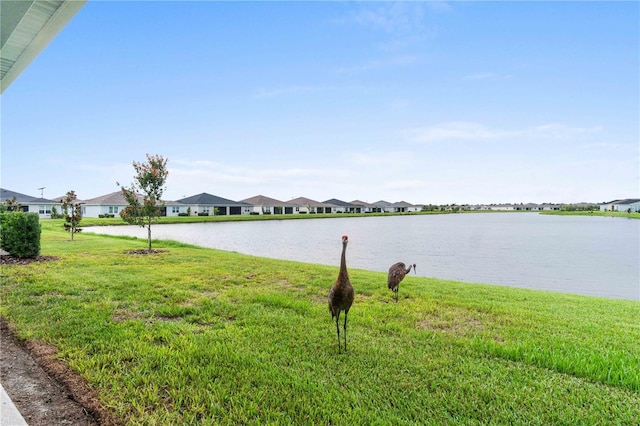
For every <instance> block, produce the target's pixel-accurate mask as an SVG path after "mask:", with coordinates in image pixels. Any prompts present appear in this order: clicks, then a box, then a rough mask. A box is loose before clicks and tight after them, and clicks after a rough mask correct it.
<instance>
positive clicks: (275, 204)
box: [241, 195, 299, 214]
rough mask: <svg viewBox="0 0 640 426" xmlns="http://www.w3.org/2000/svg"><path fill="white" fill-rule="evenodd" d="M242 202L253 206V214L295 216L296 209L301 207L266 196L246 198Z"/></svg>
mask: <svg viewBox="0 0 640 426" xmlns="http://www.w3.org/2000/svg"><path fill="white" fill-rule="evenodd" d="M241 202H242V203H246V204H250V205H251V214H293V213H294V210H295V209H296V207H299V206H297V205H296V204H293V203H291V202H284V201H280V200H276V199H275V198H269V197H265V196H264V195H256V196H255V197H251V198H246V199H244V200H241Z"/></svg>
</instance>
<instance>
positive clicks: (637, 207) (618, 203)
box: [600, 198, 640, 212]
mask: <svg viewBox="0 0 640 426" xmlns="http://www.w3.org/2000/svg"><path fill="white" fill-rule="evenodd" d="M600 211H610V212H628V211H631V212H640V198H626V199H624V200H613V201H609V202H608V203H603V204H601V205H600Z"/></svg>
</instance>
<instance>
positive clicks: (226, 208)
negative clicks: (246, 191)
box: [177, 192, 252, 216]
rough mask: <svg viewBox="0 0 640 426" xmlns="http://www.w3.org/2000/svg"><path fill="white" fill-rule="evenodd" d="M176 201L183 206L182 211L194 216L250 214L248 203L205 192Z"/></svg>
mask: <svg viewBox="0 0 640 426" xmlns="http://www.w3.org/2000/svg"><path fill="white" fill-rule="evenodd" d="M177 203H178V204H182V205H183V206H185V207H184V211H183V212H182V213H187V212H189V213H190V214H191V215H194V216H196V215H203V216H214V215H215V216H228V215H243V214H250V213H251V208H252V207H251V205H250V204H247V203H243V202H238V201H233V200H228V199H226V198H222V197H218V196H217V195H211V194H208V193H206V192H203V193H201V194H197V195H192V196H191V197H186V198H182V199H180V200H178V201H177Z"/></svg>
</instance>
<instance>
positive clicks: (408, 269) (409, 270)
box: [404, 265, 413, 274]
mask: <svg viewBox="0 0 640 426" xmlns="http://www.w3.org/2000/svg"><path fill="white" fill-rule="evenodd" d="M412 266H413V265H409V267H408V268H407V270H406V271H404V273H405V274H408V273H409V272H411V267H412Z"/></svg>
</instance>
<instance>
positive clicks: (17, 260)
mask: <svg viewBox="0 0 640 426" xmlns="http://www.w3.org/2000/svg"><path fill="white" fill-rule="evenodd" d="M55 260H60V258H59V257H56V256H38V257H34V258H26V257H14V256H11V255H10V254H3V255H2V256H0V265H28V264H30V263H34V262H52V261H55Z"/></svg>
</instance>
